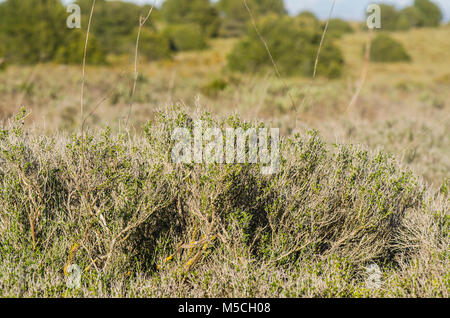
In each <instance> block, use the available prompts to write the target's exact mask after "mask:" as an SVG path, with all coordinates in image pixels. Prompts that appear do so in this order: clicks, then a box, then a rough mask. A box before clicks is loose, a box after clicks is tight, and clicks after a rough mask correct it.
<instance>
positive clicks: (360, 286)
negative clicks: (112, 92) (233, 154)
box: [0, 109, 449, 297]
mask: <svg viewBox="0 0 450 318" xmlns="http://www.w3.org/2000/svg"><path fill="white" fill-rule="evenodd" d="M26 117H27V113H26V111H25V110H22V111H21V112H20V113H19V114H18V115H17V116H16V118H15V120H14V121H11V122H10V123H9V124H8V125H6V126H2V127H1V129H0V154H1V157H0V224H3V225H5V224H7V225H8V226H1V227H0V253H1V254H0V255H1V257H0V266H1V268H2V271H0V285H1V286H2V288H1V289H0V296H2V297H4V296H13V295H16V296H17V295H22V296H23V295H27V296H40V297H43V296H46V297H48V296H50V297H58V296H59V297H61V296H69V295H70V296H72V297H83V296H84V297H87V296H103V297H105V296H107V295H111V294H114V295H116V294H115V293H116V292H115V291H113V290H116V289H117V295H119V296H122V297H123V296H124V295H127V296H131V297H136V296H142V295H153V296H160V297H161V296H162V295H165V296H176V295H178V296H181V295H187V294H190V293H192V292H193V290H195V291H196V293H197V294H196V295H201V294H202V293H204V295H209V296H230V295H235V294H236V295H247V296H249V295H267V296H298V295H303V296H307V295H309V296H322V297H324V296H336V297H358V296H361V295H378V296H391V297H392V296H396V293H400V294H401V295H404V296H406V295H417V294H420V295H435V294H438V295H439V294H440V295H446V293H447V292H448V289H446V287H445V284H444V283H442V282H439V281H437V282H434V283H432V284H431V285H430V283H427V280H429V279H431V280H433V279H435V278H436V277H441V276H442V275H448V266H446V264H448V253H447V252H446V248H447V246H448V235H447V233H448V224H449V222H448V220H449V218H448V203H446V201H445V200H443V197H440V196H439V195H438V194H427V188H426V187H425V186H424V185H423V183H422V182H421V181H420V180H418V179H417V178H416V177H414V176H413V174H412V173H411V172H410V171H407V170H403V169H402V168H400V167H399V165H398V164H397V163H396V161H395V160H393V158H391V157H390V156H388V155H385V154H383V153H381V152H378V153H373V152H369V151H367V150H365V149H363V148H360V147H354V146H349V145H336V146H335V147H334V148H330V147H328V146H327V145H326V144H325V143H324V142H323V141H322V139H321V138H320V136H319V135H318V133H317V132H315V131H311V132H308V133H305V134H297V135H295V136H293V137H290V138H283V139H282V140H281V144H280V156H281V158H280V165H281V166H280V170H279V172H278V173H275V174H273V175H270V176H265V175H262V174H261V171H260V168H261V164H206V163H205V164H175V163H173V162H172V160H171V157H170V150H171V149H173V147H174V143H175V140H173V139H172V134H173V129H174V128H176V127H185V128H187V129H188V131H190V132H192V129H193V122H194V121H195V120H196V119H194V118H192V117H191V116H189V115H188V114H187V113H185V112H184V111H182V110H179V109H175V110H168V111H165V112H159V113H157V114H156V117H155V120H154V121H152V122H149V123H147V124H146V125H145V126H144V132H143V136H141V137H139V136H135V138H129V137H130V136H129V135H128V134H120V133H119V134H117V135H116V134H113V133H111V130H110V129H109V128H106V129H105V130H103V131H96V132H92V131H91V132H86V134H85V137H84V138H83V139H82V138H81V137H79V136H75V135H74V136H71V137H70V138H69V137H62V136H53V137H44V136H34V135H33V134H31V133H29V132H28V131H25V130H24V129H23V122H24V120H25V118H26ZM199 119H201V120H203V123H204V126H203V127H204V128H207V127H219V128H220V129H221V130H224V129H225V128H227V127H233V128H238V127H240V128H242V129H244V130H246V129H249V128H255V129H256V128H261V127H263V126H264V125H263V124H262V123H257V122H255V123H250V122H245V121H242V120H241V119H240V118H238V117H236V116H233V117H230V118H228V119H226V120H223V121H217V120H215V119H214V118H212V117H211V116H210V115H209V114H207V113H205V114H202V115H201V116H200V118H199ZM445 191H446V190H442V192H443V193H444V192H445ZM180 242H181V244H180ZM441 245H442V246H441ZM78 247H82V248H78ZM424 248H426V249H427V251H429V252H430V253H429V254H428V253H427V254H426V255H425V256H424V255H423V250H424ZM427 255H430V256H427ZM421 257H422V258H424V257H425V258H424V259H421ZM435 257H436V258H438V257H439V259H438V260H436V259H434V258H435ZM397 262H402V263H401V264H402V266H397ZM414 262H422V263H421V264H429V265H430V264H433V265H436V267H435V266H433V271H426V270H425V271H422V272H420V276H421V279H422V280H424V282H423V283H421V284H417V283H416V282H414V281H413V279H412V278H411V277H417V276H418V275H417V270H414V271H413V272H409V270H410V269H414V268H417V267H419V266H414ZM69 263H71V264H77V265H79V266H80V268H81V269H82V271H83V274H82V287H81V288H80V289H79V290H70V289H68V288H67V287H66V284H65V277H64V276H63V275H62V273H63V269H64V268H65V266H67V265H68V264H69ZM371 263H377V264H380V266H381V267H382V268H383V271H386V275H389V277H390V280H386V281H385V283H384V284H383V288H382V290H379V291H369V290H367V289H366V288H365V282H364V278H365V276H363V275H365V269H364V267H365V265H367V264H371ZM409 263H412V266H411V267H410V266H409V265H408V264H409ZM439 264H440V265H439ZM420 267H421V268H425V269H426V268H429V266H428V267H427V266H420ZM227 273H228V274H227ZM283 273H284V274H283ZM224 275H225V276H224ZM236 275H238V276H236ZM280 275H281V276H280ZM251 276H253V278H252V277H251ZM405 276H407V277H408V279H406V278H404V277H405ZM28 277H33V279H32V280H28V279H26V278H28ZM186 277H188V278H189V281H188V282H186V279H185V278H186ZM305 277H306V278H307V279H305ZM402 279H405V282H401V280H402ZM117 280H119V283H118V284H116V283H117ZM392 280H393V281H394V282H393V283H392V282H391V281H392ZM21 281H22V282H27V283H26V284H27V285H26V286H25V285H23V283H20V282H21ZM399 281H400V282H401V285H398V282H399ZM410 281H412V282H410ZM114 282H116V283H114ZM230 282H231V283H230ZM242 284H245V285H246V287H245V288H244V290H240V289H239V287H238V286H241V285H242ZM299 284H300V285H299ZM234 285H236V286H235V287H233V286H234ZM247 285H248V286H247ZM119 286H121V287H119ZM145 286H150V287H149V289H146V287H145ZM299 286H300V287H299ZM430 286H432V287H430ZM193 287H195V288H194V289H193ZM412 287H414V288H412ZM249 291H251V293H252V294H249ZM135 293H136V294H135ZM253 293H254V294H253ZM372 293H373V294H372ZM383 293H386V294H383ZM191 295H192V294H191Z"/></svg>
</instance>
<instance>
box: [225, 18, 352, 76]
mask: <svg viewBox="0 0 450 318" xmlns="http://www.w3.org/2000/svg"><path fill="white" fill-rule="evenodd" d="M258 28H259V31H260V33H261V34H262V36H263V37H264V39H265V41H266V42H267V44H268V46H269V48H270V51H271V54H272V56H273V58H274V60H275V61H276V63H277V65H278V67H279V69H280V72H281V73H282V74H284V75H289V76H294V75H302V76H311V75H312V74H313V70H314V63H315V58H316V55H317V50H318V47H319V44H320V39H321V32H320V30H316V31H314V30H312V29H308V28H304V27H302V25H301V24H300V23H298V20H297V19H296V18H291V17H288V16H285V17H279V16H275V15H271V16H266V17H264V18H262V19H260V20H259V21H258ZM319 62H320V63H319V65H318V74H319V75H323V76H327V77H332V78H334V77H338V76H339V75H340V74H341V70H342V66H343V62H344V61H343V57H342V54H341V51H340V50H339V49H338V48H337V47H336V46H334V45H333V43H332V42H330V41H326V42H325V43H324V46H323V48H322V50H321V56H320V61H319ZM228 67H229V68H230V69H231V70H233V71H241V72H257V71H262V70H264V69H269V68H272V67H273V66H272V63H271V59H270V58H269V56H268V53H267V50H266V48H265V47H264V45H263V43H261V39H260V38H259V36H258V35H257V34H256V32H255V30H254V29H253V28H250V29H249V31H248V33H247V36H246V37H245V38H244V39H242V40H241V41H240V42H238V43H237V44H236V46H235V47H234V49H233V51H232V52H231V54H230V55H229V56H228Z"/></svg>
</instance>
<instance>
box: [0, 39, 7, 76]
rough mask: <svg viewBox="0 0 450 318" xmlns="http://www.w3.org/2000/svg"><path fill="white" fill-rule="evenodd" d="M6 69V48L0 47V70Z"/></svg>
mask: <svg viewBox="0 0 450 318" xmlns="http://www.w3.org/2000/svg"><path fill="white" fill-rule="evenodd" d="M0 41H1V40H0ZM5 69H6V61H5V52H4V49H3V48H2V47H0V71H3V70H5Z"/></svg>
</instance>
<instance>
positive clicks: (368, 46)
mask: <svg viewBox="0 0 450 318" xmlns="http://www.w3.org/2000/svg"><path fill="white" fill-rule="evenodd" d="M372 34H373V30H372V29H370V30H369V36H368V37H367V43H366V53H365V56H364V68H363V70H362V73H361V79H360V80H359V83H358V87H357V89H356V92H355V94H354V95H353V97H352V100H351V101H350V104H348V106H347V110H346V111H345V113H346V114H348V113H349V111H350V110H351V109H352V108H353V107H354V106H355V104H356V102H357V101H358V98H359V95H360V94H361V90H362V88H363V86H364V83H365V82H366V78H367V73H368V72H369V65H370V50H371V48H372Z"/></svg>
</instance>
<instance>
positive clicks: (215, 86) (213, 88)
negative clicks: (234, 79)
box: [201, 78, 228, 98]
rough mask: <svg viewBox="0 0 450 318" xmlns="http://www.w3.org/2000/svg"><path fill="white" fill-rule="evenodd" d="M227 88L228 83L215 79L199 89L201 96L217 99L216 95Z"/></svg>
mask: <svg viewBox="0 0 450 318" xmlns="http://www.w3.org/2000/svg"><path fill="white" fill-rule="evenodd" d="M227 87H228V82H227V81H226V80H224V79H222V78H217V79H214V80H212V81H210V82H209V83H207V84H206V85H204V86H203V87H202V88H201V91H202V93H203V94H205V95H206V96H209V97H213V98H214V97H217V95H218V94H219V93H220V92H222V91H223V90H225V89H226V88H227Z"/></svg>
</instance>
